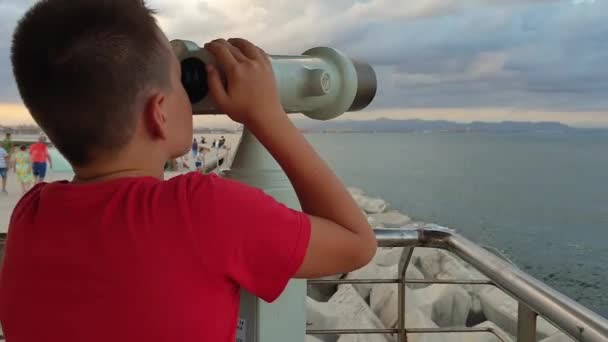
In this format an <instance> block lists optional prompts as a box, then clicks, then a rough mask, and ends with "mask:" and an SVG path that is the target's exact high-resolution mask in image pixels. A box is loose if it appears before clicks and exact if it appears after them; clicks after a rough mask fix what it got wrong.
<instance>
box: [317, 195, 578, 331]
mask: <svg viewBox="0 0 608 342" xmlns="http://www.w3.org/2000/svg"><path fill="white" fill-rule="evenodd" d="M349 191H350V193H351V195H352V196H353V198H354V199H355V200H356V201H357V203H358V205H359V207H360V208H361V209H362V210H363V211H364V212H365V214H366V215H367V217H368V221H369V222H370V224H371V225H372V226H374V227H383V228H400V227H403V226H408V227H433V226H435V227H437V226H436V225H433V224H428V223H424V222H415V221H413V220H412V219H410V217H408V216H407V215H404V214H402V213H400V212H399V211H397V210H393V209H391V208H390V205H389V203H387V202H386V201H385V200H383V199H381V198H373V197H369V196H367V195H366V194H365V192H364V191H363V190H361V189H356V188H349ZM403 252H404V249H403V248H383V247H380V248H378V251H377V252H376V255H375V257H374V259H373V260H372V261H371V262H370V263H369V264H368V265H367V266H365V267H363V268H361V269H359V270H356V271H354V272H351V273H348V274H339V275H335V276H332V277H327V278H324V279H334V280H335V279H372V278H374V279H391V278H392V279H394V278H397V277H398V264H399V260H400V258H401V255H402V254H403ZM406 279H408V280H413V279H419V280H422V279H427V280H429V279H440V280H482V279H486V278H485V277H484V276H483V275H482V274H480V273H479V272H478V271H476V270H475V269H473V268H472V267H471V266H470V265H468V264H467V263H465V262H464V261H462V260H461V259H460V258H458V257H456V256H454V255H453V254H451V253H449V252H446V251H443V250H438V249H431V248H416V249H415V250H414V253H413V255H412V258H411V261H410V264H409V266H408V269H407V273H406ZM397 293H398V288H397V285H396V284H354V285H351V284H343V285H325V284H323V285H320V284H309V285H308V297H307V301H306V310H307V322H306V323H307V328H308V329H352V328H358V329H375V328H382V329H384V328H396V327H397V326H398V322H397V321H398V320H397V307H398V295H397ZM405 326H406V328H438V327H441V328H448V327H465V326H466V327H478V328H488V327H489V328H492V329H493V330H494V331H496V332H497V333H498V334H500V335H501V336H503V337H504V339H505V341H506V342H511V341H515V340H516V339H515V338H514V336H515V335H516V334H517V302H516V301H515V300H513V299H512V298H510V297H509V296H508V295H506V294H504V293H503V292H502V291H501V290H499V289H497V288H495V287H493V286H489V285H451V284H420V283H414V284H408V285H407V289H406V295H405ZM537 336H538V340H539V341H543V342H565V341H572V340H571V339H570V338H568V337H566V336H565V335H564V334H562V333H560V332H559V331H558V330H557V329H556V328H555V327H553V326H552V325H551V324H549V323H548V322H546V321H545V320H544V319H542V318H538V322H537ZM395 340H396V337H395V336H394V335H390V334H373V335H372V334H365V335H363V334H362V335H348V334H344V335H341V336H336V335H315V336H313V335H308V336H307V341H322V342H335V341H338V342H351V341H358V342H368V341H369V342H392V341H395ZM408 341H410V342H439V341H457V342H465V341H466V342H469V341H470V342H494V341H500V340H499V339H498V338H496V337H495V336H494V335H492V334H490V333H448V334H410V335H408Z"/></svg>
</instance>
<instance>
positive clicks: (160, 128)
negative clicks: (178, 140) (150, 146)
mask: <svg viewBox="0 0 608 342" xmlns="http://www.w3.org/2000/svg"><path fill="white" fill-rule="evenodd" d="M164 101H165V97H164V96H163V95H162V94H160V93H156V94H153V95H151V96H150V97H149V98H148V101H147V102H146V106H145V107H144V112H143V119H144V123H145V125H146V128H147V131H148V134H149V135H150V137H151V138H152V139H162V140H164V139H166V137H167V130H168V127H167V115H166V113H165V112H164V110H163V103H164Z"/></svg>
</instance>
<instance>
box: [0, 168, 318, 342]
mask: <svg viewBox="0 0 608 342" xmlns="http://www.w3.org/2000/svg"><path fill="white" fill-rule="evenodd" d="M309 238H310V221H309V219H308V217H307V216H306V215H304V214H303V213H300V212H298V211H294V210H291V209H289V208H287V207H286V206H284V205H282V204H280V203H278V202H276V201H275V200H274V199H273V198H271V197H269V196H268V195H266V194H265V193H263V192H262V191H261V190H258V189H255V188H252V187H249V186H246V185H243V184H240V183H237V182H235V181H230V180H226V179H222V178H219V177H217V176H214V175H209V176H204V175H201V174H198V173H190V174H187V175H183V176H178V177H175V178H173V179H170V180H167V181H160V180H158V179H155V178H151V177H150V178H122V179H116V180H111V181H107V182H104V183H98V184H84V185H83V184H80V185H77V184H71V183H68V182H58V183H50V184H44V183H43V184H41V185H39V186H37V187H35V188H34V189H32V190H31V191H30V192H29V193H28V194H27V195H26V196H25V197H24V198H23V199H22V200H21V201H20V202H19V204H18V205H17V207H16V208H15V210H14V212H13V215H12V217H11V223H10V227H9V234H8V242H7V248H6V251H5V252H6V253H5V256H4V264H3V269H2V273H1V274H0V320H1V322H2V327H3V329H4V332H5V334H6V336H7V338H8V341H10V342H40V341H61V342H83V341H87V342H96V341H99V342H102V341H103V342H108V341H113V342H122V341H124V342H127V341H128V342H140V341H141V342H144V341H171V342H177V341H180V342H181V341H184V342H186V341H188V342H189V341H210V342H211V341H213V342H216V341H217V342H220V341H221V342H234V341H235V332H236V323H237V316H238V306H239V288H240V287H243V288H244V289H246V290H248V291H249V292H251V293H253V294H255V295H257V296H258V297H261V298H262V299H264V300H266V301H268V302H272V301H274V300H275V299H276V298H277V297H278V296H279V295H280V294H281V292H282V291H283V290H284V288H285V286H286V284H287V282H288V280H289V279H290V278H291V277H292V276H293V275H294V274H295V272H296V271H297V269H298V268H299V266H300V265H301V263H302V261H303V259H304V255H305V253H306V249H307V247H308V242H309Z"/></svg>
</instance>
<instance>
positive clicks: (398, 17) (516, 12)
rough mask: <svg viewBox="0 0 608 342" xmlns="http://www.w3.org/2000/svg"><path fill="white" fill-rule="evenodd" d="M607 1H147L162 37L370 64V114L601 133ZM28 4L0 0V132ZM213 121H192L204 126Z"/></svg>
mask: <svg viewBox="0 0 608 342" xmlns="http://www.w3.org/2000/svg"><path fill="white" fill-rule="evenodd" d="M607 1H608V0H560V1H556V0H407V1H405V0H359V1H355V0H331V1H328V0H311V1H287V0H206V1H205V0H179V1H175V0H148V4H149V5H150V6H151V7H153V8H156V9H158V10H159V16H158V19H159V21H160V23H161V26H162V28H163V29H164V30H165V32H166V33H167V35H168V36H169V38H170V39H175V38H180V39H189V40H193V41H196V42H199V43H201V44H202V43H204V42H206V41H209V40H211V39H213V38H217V37H237V36H239V37H245V38H248V39H250V40H252V41H254V42H255V43H257V44H258V45H260V46H262V47H263V48H264V49H265V50H266V51H268V52H269V53H274V54H298V53H301V52H303V51H305V50H307V49H308V48H310V47H314V46H322V45H324V46H332V47H336V48H338V49H340V50H342V51H344V52H345V53H347V54H349V55H351V56H353V57H357V58H360V59H363V60H366V61H368V62H369V63H371V64H372V65H373V66H374V68H375V70H376V72H377V74H378V77H379V93H378V96H377V98H376V99H375V101H374V103H373V104H372V105H371V106H370V107H369V108H368V109H366V110H365V111H364V112H360V113H349V114H346V115H344V116H343V117H345V118H350V119H359V118H363V119H367V118H377V117H391V118H422V119H450V120H456V121H472V120H485V121H496V120H533V121H536V120H556V121H561V122H564V123H568V124H572V125H577V126H604V127H608V2H607ZM33 2H34V1H31V0H0V124H13V123H18V122H31V121H30V120H31V119H30V118H29V115H28V114H27V111H26V110H25V109H24V108H23V106H22V105H21V103H20V99H19V96H18V93H17V90H16V87H15V85H14V81H13V78H12V73H11V69H10V63H9V49H10V37H11V34H12V31H13V29H14V26H15V23H16V21H17V20H18V19H19V17H20V16H21V15H22V14H23V13H24V11H25V10H26V9H27V8H28V7H29V6H30V5H31V4H32V3H33ZM218 122H219V123H221V122H223V121H222V119H220V118H212V119H205V118H202V119H201V118H198V119H197V123H199V124H201V123H202V124H205V123H208V124H209V125H213V124H216V123H218Z"/></svg>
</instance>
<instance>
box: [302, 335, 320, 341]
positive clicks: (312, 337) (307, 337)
mask: <svg viewBox="0 0 608 342" xmlns="http://www.w3.org/2000/svg"><path fill="white" fill-rule="evenodd" d="M304 341H305V342H324V341H323V340H321V339H318V338H316V337H314V336H312V335H306V338H305V339H304Z"/></svg>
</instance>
